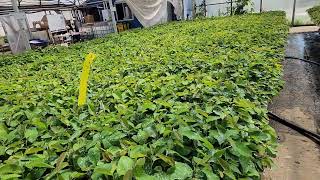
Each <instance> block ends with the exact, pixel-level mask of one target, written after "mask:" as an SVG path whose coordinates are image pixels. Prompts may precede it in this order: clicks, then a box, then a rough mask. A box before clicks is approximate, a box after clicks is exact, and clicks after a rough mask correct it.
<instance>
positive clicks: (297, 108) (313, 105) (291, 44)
mask: <svg viewBox="0 0 320 180" xmlns="http://www.w3.org/2000/svg"><path fill="white" fill-rule="evenodd" d="M286 55H287V56H294V57H299V58H305V56H309V57H310V60H315V61H316V60H317V59H319V60H320V34H319V33H303V34H301V33H300V34H290V36H289V39H288V46H287V50H286ZM283 67H284V77H283V78H284V80H285V82H286V84H285V86H284V89H283V90H282V91H281V92H280V95H279V96H277V97H275V98H274V99H273V102H272V103H271V104H270V105H269V110H270V111H271V112H273V113H274V114H277V115H278V116H280V117H282V118H284V119H287V120H290V121H293V122H295V123H296V124H298V125H300V126H302V127H304V128H306V129H309V130H312V131H314V132H316V131H317V130H318V127H319V125H320V123H319V122H320V93H319V92H320V67H315V66H312V65H310V64H307V63H305V62H301V61H297V60H293V59H286V60H284V61H283ZM271 124H272V126H273V127H274V128H275V129H276V131H277V133H278V136H279V141H280V146H279V148H278V157H277V158H276V159H274V161H275V167H274V168H273V169H271V170H267V171H266V172H265V174H264V178H263V179H265V180H271V179H272V180H319V179H320V149H319V146H317V145H316V144H315V143H314V142H312V141H310V140H309V139H308V138H306V137H304V136H302V135H300V134H299V133H297V132H295V131H293V130H291V129H289V128H287V127H285V126H283V125H281V124H278V123H276V122H271Z"/></svg>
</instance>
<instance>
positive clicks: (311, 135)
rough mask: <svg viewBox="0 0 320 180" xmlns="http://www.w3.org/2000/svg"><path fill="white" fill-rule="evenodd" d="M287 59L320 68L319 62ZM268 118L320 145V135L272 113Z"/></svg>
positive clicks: (289, 57) (287, 57)
mask: <svg viewBox="0 0 320 180" xmlns="http://www.w3.org/2000/svg"><path fill="white" fill-rule="evenodd" d="M285 59H296V60H300V61H304V62H307V63H310V64H314V65H318V66H320V63H318V62H314V61H310V60H307V59H302V58H297V57H291V56H286V57H285ZM268 117H269V118H270V119H273V120H275V121H277V122H279V123H281V124H283V125H285V126H287V127H289V128H291V129H293V130H295V131H297V132H299V133H300V134H302V135H304V136H305V137H307V138H309V139H310V140H312V141H314V142H315V143H316V144H318V145H320V135H319V134H317V133H315V132H312V131H309V130H307V129H305V128H303V127H301V126H299V125H296V124H294V123H291V122H289V121H286V120H284V119H282V118H280V117H278V116H277V115H275V114H273V113H271V112H268Z"/></svg>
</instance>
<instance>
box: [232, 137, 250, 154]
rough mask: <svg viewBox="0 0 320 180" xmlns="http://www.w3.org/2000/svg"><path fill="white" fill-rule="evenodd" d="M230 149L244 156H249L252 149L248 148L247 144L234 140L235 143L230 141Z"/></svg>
mask: <svg viewBox="0 0 320 180" xmlns="http://www.w3.org/2000/svg"><path fill="white" fill-rule="evenodd" d="M231 146H232V149H233V150H234V151H235V152H237V153H239V154H240V155H241V156H245V157H251V153H252V151H251V150H250V149H249V148H248V146H247V145H246V144H245V143H242V142H239V141H237V142H235V143H231Z"/></svg>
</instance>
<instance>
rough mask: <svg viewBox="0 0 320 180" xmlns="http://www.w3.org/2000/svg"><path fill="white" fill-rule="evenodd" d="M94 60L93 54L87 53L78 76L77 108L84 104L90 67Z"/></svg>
mask: <svg viewBox="0 0 320 180" xmlns="http://www.w3.org/2000/svg"><path fill="white" fill-rule="evenodd" d="M95 58H96V55H95V54H93V53H89V54H88V55H87V56H86V58H85V61H84V63H83V68H82V72H81V75H80V89H79V98H78V105H79V106H83V105H84V104H85V103H86V99H87V91H88V79H89V73H90V66H91V64H92V63H93V61H94V60H95Z"/></svg>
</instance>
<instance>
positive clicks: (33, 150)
mask: <svg viewBox="0 0 320 180" xmlns="http://www.w3.org/2000/svg"><path fill="white" fill-rule="evenodd" d="M42 150H43V148H41V147H35V148H29V149H27V150H26V151H25V152H24V153H25V154H35V153H37V152H39V151H42Z"/></svg>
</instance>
